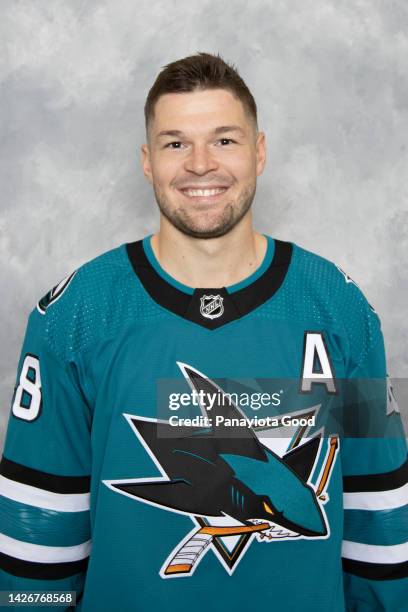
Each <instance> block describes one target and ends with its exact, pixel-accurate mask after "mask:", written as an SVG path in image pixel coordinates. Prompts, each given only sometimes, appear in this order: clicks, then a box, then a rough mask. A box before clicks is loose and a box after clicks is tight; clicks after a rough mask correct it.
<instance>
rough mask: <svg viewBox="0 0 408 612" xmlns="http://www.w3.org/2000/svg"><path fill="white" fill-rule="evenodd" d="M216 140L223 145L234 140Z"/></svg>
mask: <svg viewBox="0 0 408 612" xmlns="http://www.w3.org/2000/svg"><path fill="white" fill-rule="evenodd" d="M218 142H220V143H221V144H222V145H225V144H229V143H230V142H235V140H232V138H220V140H219V141H218Z"/></svg>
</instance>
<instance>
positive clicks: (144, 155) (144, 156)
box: [140, 144, 153, 183]
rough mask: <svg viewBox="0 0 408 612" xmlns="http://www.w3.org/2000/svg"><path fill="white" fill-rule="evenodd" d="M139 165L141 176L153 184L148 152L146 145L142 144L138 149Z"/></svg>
mask: <svg viewBox="0 0 408 612" xmlns="http://www.w3.org/2000/svg"><path fill="white" fill-rule="evenodd" d="M140 163H141V164H142V169H143V174H144V175H145V177H146V178H147V180H148V181H149V183H153V177H152V167H151V163H150V150H149V145H148V144H142V146H141V147H140Z"/></svg>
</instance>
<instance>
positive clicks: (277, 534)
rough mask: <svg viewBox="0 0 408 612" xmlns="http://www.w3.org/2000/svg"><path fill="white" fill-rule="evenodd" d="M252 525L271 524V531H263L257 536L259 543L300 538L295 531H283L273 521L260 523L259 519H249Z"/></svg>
mask: <svg viewBox="0 0 408 612" xmlns="http://www.w3.org/2000/svg"><path fill="white" fill-rule="evenodd" d="M249 521H250V522H251V523H253V524H254V525H260V524H261V523H269V529H265V531H261V532H259V533H257V534H256V537H257V538H258V540H259V541H264V542H266V541H268V540H269V541H270V540H275V539H276V540H279V539H281V538H298V537H299V534H298V533H296V532H295V531H286V530H285V529H282V526H281V525H277V524H276V523H272V522H271V521H265V520H263V521H260V520H258V519H249Z"/></svg>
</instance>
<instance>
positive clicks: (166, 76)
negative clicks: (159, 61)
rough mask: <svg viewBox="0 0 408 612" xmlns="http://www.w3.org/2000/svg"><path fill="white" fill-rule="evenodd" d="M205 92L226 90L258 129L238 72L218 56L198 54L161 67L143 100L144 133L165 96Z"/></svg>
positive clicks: (253, 106)
mask: <svg viewBox="0 0 408 612" xmlns="http://www.w3.org/2000/svg"><path fill="white" fill-rule="evenodd" d="M204 89H228V90H229V91H231V93H232V94H234V95H235V96H236V97H237V98H238V99H239V100H241V102H242V104H243V106H244V109H245V110H246V112H247V113H248V114H249V116H250V117H251V118H252V119H253V121H254V123H255V126H256V128H257V127H258V119H257V108H256V103H255V100H254V97H253V95H252V94H251V92H250V91H249V89H248V87H247V86H246V84H245V82H244V81H243V79H242V78H241V77H240V75H239V74H238V71H237V69H236V68H235V67H234V66H233V65H232V64H227V62H225V61H224V60H223V59H222V58H221V56H220V55H219V54H217V55H212V54H211V53H197V54H196V55H190V56H189V57H184V58H183V59H180V60H177V61H175V62H172V63H170V64H167V65H166V66H164V68H163V70H162V71H161V72H160V73H159V74H158V76H157V78H156V80H155V82H154V83H153V85H152V87H151V89H150V91H149V93H148V95H147V99H146V103H145V107H144V114H145V125H146V132H147V131H148V127H149V124H150V121H151V119H152V118H153V117H154V107H155V104H156V102H157V100H158V99H159V97H160V96H162V95H164V94H166V93H182V92H191V91H196V90H204Z"/></svg>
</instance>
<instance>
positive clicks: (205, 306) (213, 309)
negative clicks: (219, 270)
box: [200, 294, 224, 319]
mask: <svg viewBox="0 0 408 612" xmlns="http://www.w3.org/2000/svg"><path fill="white" fill-rule="evenodd" d="M200 300H201V305H200V313H201V314H202V315H203V317H206V318H207V319H216V318H217V317H220V316H221V315H222V313H223V312H224V305H223V301H224V298H223V297H221V296H220V295H219V294H218V295H203V296H202V297H201V298H200Z"/></svg>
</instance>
